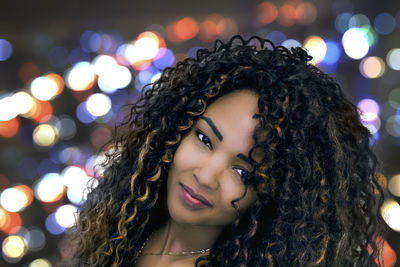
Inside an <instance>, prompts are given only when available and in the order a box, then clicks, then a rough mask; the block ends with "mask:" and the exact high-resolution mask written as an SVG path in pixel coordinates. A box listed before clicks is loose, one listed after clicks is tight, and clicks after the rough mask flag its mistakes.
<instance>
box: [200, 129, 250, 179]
mask: <svg viewBox="0 0 400 267" xmlns="http://www.w3.org/2000/svg"><path fill="white" fill-rule="evenodd" d="M200 135H202V136H203V138H205V139H207V140H206V141H204V140H203V138H202V137H201V136H200ZM196 136H197V138H198V140H199V141H200V142H202V143H203V144H204V145H206V146H207V147H208V149H212V144H211V141H210V139H209V138H208V136H207V135H205V134H203V133H202V132H200V131H196ZM233 169H235V170H239V171H243V172H244V174H243V173H242V174H241V173H239V172H238V174H239V175H240V177H243V176H245V175H247V174H249V171H247V170H245V169H242V168H233Z"/></svg>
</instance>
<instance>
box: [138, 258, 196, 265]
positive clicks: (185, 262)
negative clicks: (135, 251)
mask: <svg viewBox="0 0 400 267" xmlns="http://www.w3.org/2000/svg"><path fill="white" fill-rule="evenodd" d="M195 262H196V258H194V259H193V258H189V259H180V260H162V259H160V258H159V257H152V256H144V257H140V258H139V259H138V260H137V262H136V264H135V266H136V267H148V266H152V267H170V266H171V267H172V266H173V267H194V266H195Z"/></svg>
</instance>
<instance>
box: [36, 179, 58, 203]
mask: <svg viewBox="0 0 400 267" xmlns="http://www.w3.org/2000/svg"><path fill="white" fill-rule="evenodd" d="M34 191H35V196H36V198H37V199H39V200H40V201H43V202H54V201H57V200H60V199H61V198H62V197H63V195H64V192H65V187H64V184H63V180H62V177H60V176H59V175H58V174H57V173H48V174H46V175H45V176H44V177H43V178H42V179H40V180H39V181H38V182H37V183H36V184H35V186H34Z"/></svg>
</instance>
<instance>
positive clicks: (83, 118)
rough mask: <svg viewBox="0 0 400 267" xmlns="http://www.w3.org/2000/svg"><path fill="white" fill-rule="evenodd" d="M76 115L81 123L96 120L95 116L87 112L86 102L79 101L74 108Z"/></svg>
mask: <svg viewBox="0 0 400 267" xmlns="http://www.w3.org/2000/svg"><path fill="white" fill-rule="evenodd" d="M76 116H77V117H78V120H79V121H80V122H83V123H86V124H87V123H92V122H94V121H95V120H96V118H97V117H96V116H94V115H92V114H90V113H89V111H88V110H87V108H86V102H82V103H80V104H79V105H78V106H77V108H76Z"/></svg>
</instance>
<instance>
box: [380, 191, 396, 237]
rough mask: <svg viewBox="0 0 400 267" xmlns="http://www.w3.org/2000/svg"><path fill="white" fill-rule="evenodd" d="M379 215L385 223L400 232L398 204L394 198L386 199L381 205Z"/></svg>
mask: <svg viewBox="0 0 400 267" xmlns="http://www.w3.org/2000/svg"><path fill="white" fill-rule="evenodd" d="M380 211H381V215H382V218H383V219H384V220H385V222H386V224H387V225H389V227H390V228H392V229H393V230H394V231H397V232H400V205H399V203H397V201H395V200H394V199H390V198H389V199H386V200H385V202H384V203H383V204H382V206H381V209H380Z"/></svg>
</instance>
